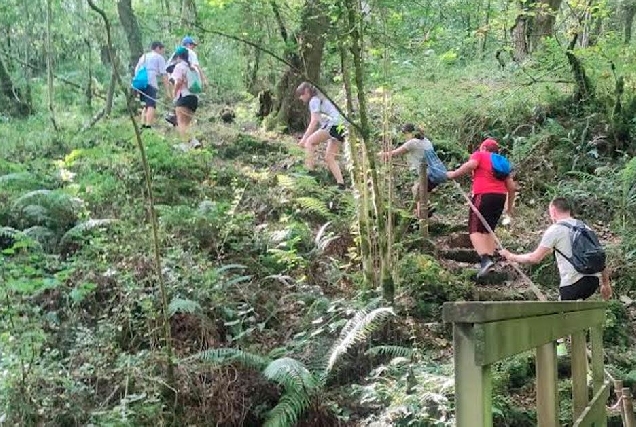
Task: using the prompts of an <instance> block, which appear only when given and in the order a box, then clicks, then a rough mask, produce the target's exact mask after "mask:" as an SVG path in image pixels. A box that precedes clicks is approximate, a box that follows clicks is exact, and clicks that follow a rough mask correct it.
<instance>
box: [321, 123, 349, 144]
mask: <svg viewBox="0 0 636 427" xmlns="http://www.w3.org/2000/svg"><path fill="white" fill-rule="evenodd" d="M322 129H324V130H326V131H327V132H329V136H330V137H332V138H333V139H337V140H338V141H340V142H343V141H344V139H345V127H344V125H329V124H325V125H323V126H322Z"/></svg>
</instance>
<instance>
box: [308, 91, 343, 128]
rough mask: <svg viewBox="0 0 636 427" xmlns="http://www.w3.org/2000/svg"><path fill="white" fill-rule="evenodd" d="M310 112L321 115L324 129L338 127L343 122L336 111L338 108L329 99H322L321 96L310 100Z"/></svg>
mask: <svg viewBox="0 0 636 427" xmlns="http://www.w3.org/2000/svg"><path fill="white" fill-rule="evenodd" d="M309 112H310V113H319V114H320V117H321V119H320V124H321V126H322V127H331V126H337V125H341V124H342V122H343V121H342V116H341V115H340V113H339V112H338V110H336V107H334V106H333V104H332V103H331V102H329V101H328V100H327V99H322V98H320V97H319V96H314V97H312V98H311V99H310V100H309Z"/></svg>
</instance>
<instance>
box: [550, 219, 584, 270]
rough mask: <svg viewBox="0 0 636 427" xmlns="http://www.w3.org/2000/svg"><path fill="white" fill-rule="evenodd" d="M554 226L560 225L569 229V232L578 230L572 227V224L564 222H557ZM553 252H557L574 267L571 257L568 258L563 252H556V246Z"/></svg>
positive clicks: (574, 226)
mask: <svg viewBox="0 0 636 427" xmlns="http://www.w3.org/2000/svg"><path fill="white" fill-rule="evenodd" d="M555 224H556V225H562V226H564V227H566V228H567V229H569V230H570V231H572V230H574V229H576V228H578V227H577V226H576V225H572V224H570V223H568V222H565V221H557V222H556V223H555ZM554 251H555V252H558V253H559V254H560V255H561V256H562V257H563V258H564V259H565V260H566V261H567V262H569V263H570V264H572V266H573V267H574V263H573V262H572V257H569V256H567V255H565V254H564V253H563V252H561V251H560V250H558V249H557V247H556V246H555V247H554ZM572 255H574V254H572Z"/></svg>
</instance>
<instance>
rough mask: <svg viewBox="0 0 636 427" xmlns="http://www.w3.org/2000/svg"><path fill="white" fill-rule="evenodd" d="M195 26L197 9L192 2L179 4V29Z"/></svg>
mask: <svg viewBox="0 0 636 427" xmlns="http://www.w3.org/2000/svg"><path fill="white" fill-rule="evenodd" d="M196 24H197V7H196V4H194V0H183V1H182V2H181V27H182V28H186V29H190V28H193V26H196Z"/></svg>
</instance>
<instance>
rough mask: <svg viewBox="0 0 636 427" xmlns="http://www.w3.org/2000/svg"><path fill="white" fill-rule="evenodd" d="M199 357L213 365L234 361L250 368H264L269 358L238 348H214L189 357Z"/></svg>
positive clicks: (190, 358)
mask: <svg viewBox="0 0 636 427" xmlns="http://www.w3.org/2000/svg"><path fill="white" fill-rule="evenodd" d="M192 359H198V360H201V361H202V362H205V363H208V364H211V365H213V366H221V365H225V364H228V363H232V362H238V363H240V364H241V365H243V366H246V367H248V368H254V369H256V370H259V371H260V370H262V369H263V367H264V366H265V365H267V362H268V360H267V359H265V358H263V357H261V356H259V355H257V354H253V353H247V352H245V351H243V350H239V349H237V348H212V349H208V350H205V351H202V352H200V353H197V354H195V355H194V356H191V357H189V358H187V359H186V360H192Z"/></svg>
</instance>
